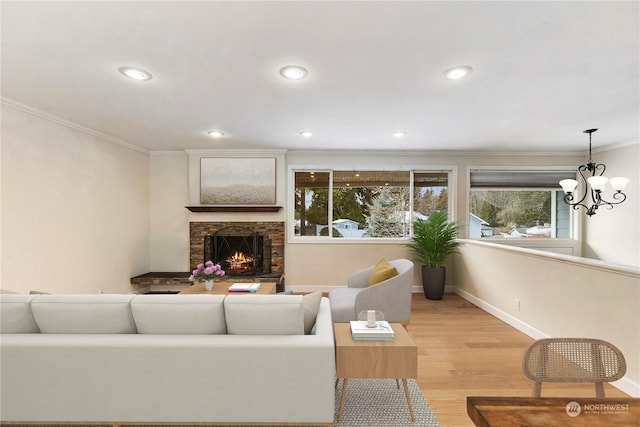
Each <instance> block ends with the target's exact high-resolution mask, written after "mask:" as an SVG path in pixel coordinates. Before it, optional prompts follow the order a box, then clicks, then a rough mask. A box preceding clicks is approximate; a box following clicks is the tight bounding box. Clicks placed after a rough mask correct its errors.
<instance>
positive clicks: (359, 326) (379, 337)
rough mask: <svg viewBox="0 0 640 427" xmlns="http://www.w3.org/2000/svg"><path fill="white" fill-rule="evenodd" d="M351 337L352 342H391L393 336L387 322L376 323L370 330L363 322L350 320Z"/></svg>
mask: <svg viewBox="0 0 640 427" xmlns="http://www.w3.org/2000/svg"><path fill="white" fill-rule="evenodd" d="M350 323H351V336H352V337H353V340H354V341H393V340H394V338H395V335H394V333H393V329H392V328H391V325H390V324H389V322H387V321H385V320H379V321H376V326H375V327H373V328H370V327H368V326H367V322H366V321H364V320H352V321H351V322H350Z"/></svg>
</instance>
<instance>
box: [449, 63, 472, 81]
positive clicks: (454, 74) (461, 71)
mask: <svg viewBox="0 0 640 427" xmlns="http://www.w3.org/2000/svg"><path fill="white" fill-rule="evenodd" d="M472 71H473V68H471V67H469V66H468V65H462V66H459V67H453V68H449V69H448V70H446V71H445V72H444V76H445V77H446V78H448V79H451V80H458V79H461V78H463V77H464V76H466V75H468V74H469V73H471V72H472Z"/></svg>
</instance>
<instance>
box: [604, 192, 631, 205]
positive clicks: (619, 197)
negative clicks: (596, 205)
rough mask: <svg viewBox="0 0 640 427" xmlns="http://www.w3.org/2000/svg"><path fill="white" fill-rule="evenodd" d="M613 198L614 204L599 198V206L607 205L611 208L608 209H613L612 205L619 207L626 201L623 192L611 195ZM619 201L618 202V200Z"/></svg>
mask: <svg viewBox="0 0 640 427" xmlns="http://www.w3.org/2000/svg"><path fill="white" fill-rule="evenodd" d="M613 198H614V199H615V200H617V201H616V202H610V201H608V200H604V199H602V198H600V200H601V201H602V203H601V204H607V205H609V206H611V207H610V208H609V209H611V208H613V205H619V204H620V203H622V202H624V201H625V200H627V195H626V194H624V193H623V192H619V193H618V192H615V193H613ZM618 199H620V200H618Z"/></svg>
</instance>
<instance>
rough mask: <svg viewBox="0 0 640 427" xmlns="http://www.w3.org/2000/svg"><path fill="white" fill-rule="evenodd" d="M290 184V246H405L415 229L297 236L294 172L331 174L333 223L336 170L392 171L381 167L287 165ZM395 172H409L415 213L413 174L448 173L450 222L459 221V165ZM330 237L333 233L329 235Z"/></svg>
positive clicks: (399, 169) (410, 207)
mask: <svg viewBox="0 0 640 427" xmlns="http://www.w3.org/2000/svg"><path fill="white" fill-rule="evenodd" d="M287 169H288V173H287V175H288V182H289V184H288V185H287V223H288V225H287V242H288V243H343V244H354V243H361V244H398V243H406V242H407V241H409V239H410V236H411V234H412V233H413V230H411V231H410V234H409V236H406V237H341V238H335V237H333V236H331V235H327V236H300V235H296V234H295V191H296V188H295V173H296V172H312V171H313V172H316V173H317V172H329V195H328V200H329V202H328V203H329V208H328V209H329V212H328V222H329V224H332V221H333V172H334V171H348V170H358V171H374V172H375V171H389V170H390V169H389V168H387V167H384V166H381V165H359V166H357V167H355V166H353V167H342V166H334V167H331V166H327V165H322V166H317V167H314V166H310V165H289V166H288V168H287ZM392 170H393V171H402V172H405V171H408V172H409V187H408V191H409V194H410V197H409V210H410V211H411V212H413V190H414V185H413V181H414V173H438V172H439V173H446V174H447V191H448V198H447V212H448V213H449V218H450V219H451V220H454V219H456V216H455V210H456V205H457V203H456V201H457V197H456V196H455V195H457V191H456V189H457V185H456V183H457V178H458V175H457V172H458V170H457V166H450V165H433V166H425V165H411V166H408V165H407V166H399V167H395V168H393V169H392ZM329 234H331V233H329Z"/></svg>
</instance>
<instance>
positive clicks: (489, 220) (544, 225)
mask: <svg viewBox="0 0 640 427" xmlns="http://www.w3.org/2000/svg"><path fill="white" fill-rule="evenodd" d="M574 177H575V172H565V171H541V172H531V171H489V170H472V171H471V176H470V183H471V192H470V194H469V213H470V215H469V237H470V238H477V237H482V238H563V237H564V238H569V237H571V208H570V206H569V205H567V204H566V203H564V201H563V196H564V193H563V192H562V189H561V188H560V186H559V185H558V181H560V180H561V179H564V178H574Z"/></svg>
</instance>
